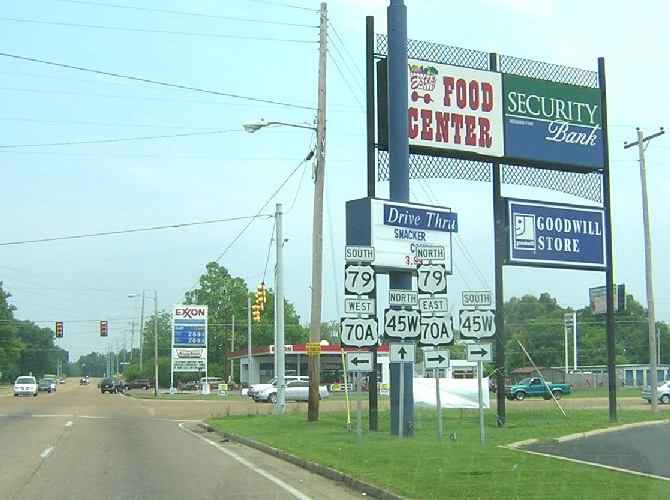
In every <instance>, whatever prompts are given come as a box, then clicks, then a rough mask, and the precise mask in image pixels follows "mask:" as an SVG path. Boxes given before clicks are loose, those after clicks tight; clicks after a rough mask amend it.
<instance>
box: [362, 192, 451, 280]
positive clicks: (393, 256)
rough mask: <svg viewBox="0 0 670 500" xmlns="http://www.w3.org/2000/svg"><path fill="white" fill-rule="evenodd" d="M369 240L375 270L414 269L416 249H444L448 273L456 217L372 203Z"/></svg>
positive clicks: (441, 211)
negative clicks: (433, 247)
mask: <svg viewBox="0 0 670 500" xmlns="http://www.w3.org/2000/svg"><path fill="white" fill-rule="evenodd" d="M370 211H371V217H372V221H371V240H372V245H373V246H374V248H375V266H376V267H379V268H387V269H401V270H408V269H416V267H417V265H418V264H420V259H418V258H417V257H416V253H417V249H418V248H421V247H424V246H440V247H444V253H445V265H446V268H447V272H448V273H451V233H453V232H457V231H458V217H457V214H456V213H454V212H452V211H451V210H450V209H449V208H446V207H436V206H431V205H414V204H409V203H399V202H393V201H387V200H377V199H373V200H371V207H370Z"/></svg>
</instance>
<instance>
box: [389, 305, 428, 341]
mask: <svg viewBox="0 0 670 500" xmlns="http://www.w3.org/2000/svg"><path fill="white" fill-rule="evenodd" d="M420 333H421V314H420V313H419V311H417V310H416V309H412V310H403V309H386V310H385V311H384V334H386V336H387V337H391V338H396V339H416V338H417V337H418V336H419V334H420Z"/></svg>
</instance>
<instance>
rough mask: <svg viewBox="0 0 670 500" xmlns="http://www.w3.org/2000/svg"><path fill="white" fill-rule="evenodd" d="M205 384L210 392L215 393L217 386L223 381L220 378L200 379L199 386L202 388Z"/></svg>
mask: <svg viewBox="0 0 670 500" xmlns="http://www.w3.org/2000/svg"><path fill="white" fill-rule="evenodd" d="M205 384H209V388H210V390H212V391H215V390H217V389H218V388H219V384H223V379H222V378H221V377H202V378H201V379H200V386H201V387H202V386H203V385H205Z"/></svg>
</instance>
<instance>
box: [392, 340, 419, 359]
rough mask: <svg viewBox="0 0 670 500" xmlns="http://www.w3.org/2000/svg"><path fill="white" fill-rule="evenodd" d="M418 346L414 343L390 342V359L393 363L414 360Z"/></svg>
mask: <svg viewBox="0 0 670 500" xmlns="http://www.w3.org/2000/svg"><path fill="white" fill-rule="evenodd" d="M415 357H416V347H415V345H414V344H389V361H390V362H391V363H402V362H403V361H404V362H408V363H409V362H412V363H413V362H414V359H415Z"/></svg>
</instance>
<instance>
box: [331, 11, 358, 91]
mask: <svg viewBox="0 0 670 500" xmlns="http://www.w3.org/2000/svg"><path fill="white" fill-rule="evenodd" d="M328 24H329V25H330V27H331V28H332V30H333V33H335V36H336V37H337V39H338V40H339V42H340V45H342V48H343V49H344V52H345V53H346V54H347V55H348V56H349V60H350V61H351V64H352V66H353V67H354V68H356V71H357V72H358V76H359V78H360V79H361V80H365V77H364V76H363V72H362V71H361V70H360V68H359V67H358V65H357V64H356V60H355V59H354V58H353V57H352V56H351V54H350V53H349V51H348V50H347V46H346V45H345V44H344V42H343V41H342V39H341V38H340V35H339V33H338V32H337V30H336V29H335V25H334V24H333V23H332V22H330V21H328ZM329 38H330V37H329Z"/></svg>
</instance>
